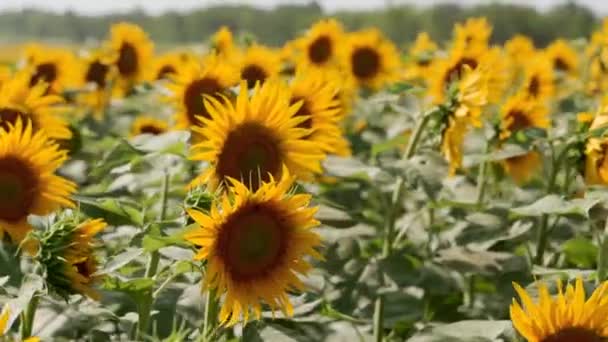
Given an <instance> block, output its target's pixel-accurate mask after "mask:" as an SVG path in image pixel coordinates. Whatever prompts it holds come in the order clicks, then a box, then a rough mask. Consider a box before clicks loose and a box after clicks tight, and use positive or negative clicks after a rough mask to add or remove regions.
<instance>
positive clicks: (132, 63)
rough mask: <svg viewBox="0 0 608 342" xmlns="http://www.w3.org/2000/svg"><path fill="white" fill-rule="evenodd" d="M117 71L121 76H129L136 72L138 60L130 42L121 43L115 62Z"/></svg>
mask: <svg viewBox="0 0 608 342" xmlns="http://www.w3.org/2000/svg"><path fill="white" fill-rule="evenodd" d="M116 66H117V67H118V72H120V74H121V75H123V76H131V75H133V74H134V73H136V72H137V68H138V66H139V65H138V61H137V51H136V50H135V47H133V45H131V44H130V43H123V44H122V45H121V47H120V51H119V52H118V61H117V62H116Z"/></svg>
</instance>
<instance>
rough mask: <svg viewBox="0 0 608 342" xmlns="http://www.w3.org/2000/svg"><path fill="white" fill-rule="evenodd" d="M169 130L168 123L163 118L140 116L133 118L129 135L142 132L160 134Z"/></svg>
mask: <svg viewBox="0 0 608 342" xmlns="http://www.w3.org/2000/svg"><path fill="white" fill-rule="evenodd" d="M168 130H169V125H167V123H166V122H165V121H163V120H159V119H156V118H153V117H148V116H142V117H138V118H137V119H135V121H134V122H133V124H132V125H131V136H138V135H142V134H151V135H160V134H163V133H165V132H167V131H168Z"/></svg>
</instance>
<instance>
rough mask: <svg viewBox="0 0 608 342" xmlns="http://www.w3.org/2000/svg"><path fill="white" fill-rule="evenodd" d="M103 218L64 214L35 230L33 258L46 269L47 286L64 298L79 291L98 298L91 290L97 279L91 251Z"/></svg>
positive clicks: (95, 261)
mask: <svg viewBox="0 0 608 342" xmlns="http://www.w3.org/2000/svg"><path fill="white" fill-rule="evenodd" d="M106 226H107V225H106V223H105V222H104V221H103V220H102V219H96V220H86V221H82V220H81V219H80V218H78V217H75V216H71V215H66V216H64V217H61V218H60V219H59V220H58V221H57V222H55V223H53V224H52V225H51V227H50V228H49V229H47V230H45V231H43V232H37V235H39V236H37V240H38V241H40V245H39V250H38V253H37V254H36V257H35V258H36V259H37V260H38V261H39V262H40V264H41V265H42V266H43V267H44V269H45V271H46V279H47V285H48V286H49V289H50V290H51V291H53V292H54V293H56V294H57V295H59V296H60V297H62V298H64V299H67V298H68V297H69V296H70V295H72V294H81V295H85V296H88V297H89V298H92V299H95V300H99V293H97V291H95V290H94V289H93V285H94V283H95V282H96V281H97V280H99V277H98V276H97V275H95V273H96V272H97V260H96V258H95V255H94V254H93V247H94V245H93V244H94V243H95V239H94V237H95V235H97V233H99V232H100V231H102V230H103V229H104V228H105V227H106Z"/></svg>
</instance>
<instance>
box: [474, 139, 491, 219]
mask: <svg viewBox="0 0 608 342" xmlns="http://www.w3.org/2000/svg"><path fill="white" fill-rule="evenodd" d="M489 152H490V144H489V143H488V144H486V148H485V154H486V155H487V154H488V153H489ZM487 169H488V161H487V159H484V161H483V162H481V165H480V166H479V175H477V202H476V203H477V207H478V208H481V207H482V206H483V199H484V196H485V194H486V183H487V179H486V178H487V176H486V175H487V173H488V171H487Z"/></svg>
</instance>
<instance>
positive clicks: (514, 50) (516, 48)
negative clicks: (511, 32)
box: [505, 34, 536, 66]
mask: <svg viewBox="0 0 608 342" xmlns="http://www.w3.org/2000/svg"><path fill="white" fill-rule="evenodd" d="M505 51H506V52H507V55H508V56H509V57H510V58H511V59H512V60H513V61H514V62H515V64H517V65H518V66H523V65H525V64H527V63H528V62H529V61H530V58H531V57H533V56H534V55H535V53H536V48H535V47H534V42H533V41H532V39H530V38H529V37H527V36H524V35H521V34H516V35H515V36H513V38H511V39H509V40H507V42H506V43H505Z"/></svg>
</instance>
